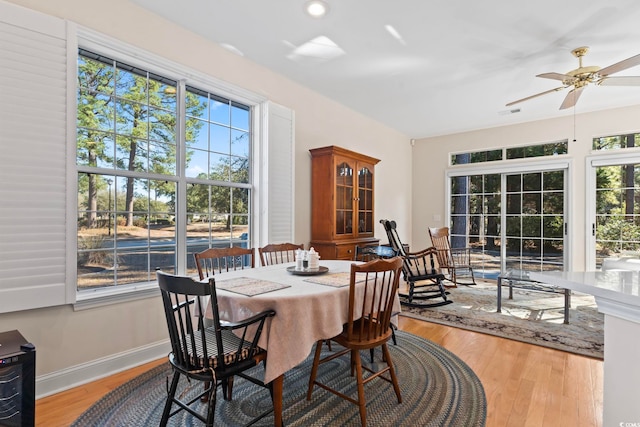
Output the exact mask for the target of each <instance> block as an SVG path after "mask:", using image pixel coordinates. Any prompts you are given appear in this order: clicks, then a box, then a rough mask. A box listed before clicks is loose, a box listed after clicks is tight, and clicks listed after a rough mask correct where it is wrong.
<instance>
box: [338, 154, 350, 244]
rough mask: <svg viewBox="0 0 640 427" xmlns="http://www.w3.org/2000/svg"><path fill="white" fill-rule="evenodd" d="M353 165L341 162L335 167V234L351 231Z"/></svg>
mask: <svg viewBox="0 0 640 427" xmlns="http://www.w3.org/2000/svg"><path fill="white" fill-rule="evenodd" d="M353 207H354V206H353V167H352V166H351V165H350V164H349V163H347V162H341V163H339V164H338V166H337V167H336V235H343V234H352V233H353Z"/></svg>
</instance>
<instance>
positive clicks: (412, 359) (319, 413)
mask: <svg viewBox="0 0 640 427" xmlns="http://www.w3.org/2000/svg"><path fill="white" fill-rule="evenodd" d="M396 337H397V341H398V345H393V344H392V343H391V341H390V342H389V350H390V352H391V358H392V359H393V363H394V367H395V368H396V373H397V375H398V382H399V384H400V389H401V392H402V403H400V404H398V401H397V399H396V396H395V393H394V391H393V387H392V386H391V384H390V383H388V382H386V381H384V380H381V379H379V378H378V379H374V380H372V381H371V382H369V383H368V384H366V385H365V398H366V401H367V425H369V426H390V425H399V424H403V425H412V426H434V427H435V426H465V427H472V426H484V425H485V420H486V415H487V405H486V399H485V394H484V389H483V387H482V384H481V383H480V380H479V379H478V377H477V376H476V375H475V373H474V372H473V371H472V370H471V368H469V366H467V365H466V364H465V363H464V362H463V361H462V360H460V359H459V358H458V357H457V356H456V355H454V354H453V353H451V352H449V351H448V350H446V349H444V348H442V347H441V346H439V345H437V344H434V343H432V342H430V341H428V340H425V339H423V338H420V337H417V336H415V335H412V334H409V333H406V332H403V331H396ZM337 349H339V346H338V345H337V344H335V343H332V350H333V351H336V350H337ZM328 352H329V350H328V348H327V346H324V347H323V353H324V354H327V353H328ZM361 357H362V361H363V363H364V364H370V356H369V352H368V351H363V352H362V353H361ZM381 357H382V352H381V351H380V349H376V351H375V359H374V365H376V364H380V366H382V365H384V363H383V362H382V361H381ZM311 363H312V358H311V357H309V358H307V360H305V361H304V362H303V363H301V364H300V365H299V366H297V367H296V368H294V369H292V370H291V371H289V372H287V373H286V374H285V378H284V395H283V418H284V423H285V425H287V426H300V427H302V426H304V427H307V426H358V425H360V415H359V412H358V407H357V406H356V405H354V404H352V403H350V402H347V401H346V400H344V399H341V398H339V397H338V396H335V395H334V394H332V393H329V392H327V391H325V390H323V389H321V388H320V387H317V386H316V387H314V390H313V395H312V397H311V400H310V401H307V400H306V394H307V387H308V381H309V374H310V371H311ZM374 368H376V366H374ZM254 369H258V372H262V367H261V366H258V367H256V368H254ZM171 374H172V373H171V368H170V366H169V365H168V363H167V365H162V366H158V367H156V368H153V369H151V370H150V371H148V372H146V373H144V374H142V375H140V376H138V377H136V378H134V379H132V380H131V381H129V382H127V383H125V384H123V385H121V386H120V387H118V388H116V389H114V390H113V391H111V392H110V393H109V394H107V395H106V396H105V397H103V398H102V399H100V400H99V401H98V402H96V403H95V404H94V405H93V406H91V407H90V408H89V409H88V410H87V411H85V412H84V413H83V414H82V415H81V416H80V417H79V418H78V419H77V420H76V421H75V422H74V423H73V424H72V426H74V427H84V426H89V425H90V426H156V425H158V424H159V422H160V416H161V414H162V409H163V406H164V402H165V398H166V381H167V376H169V377H170V376H171ZM318 378H319V380H320V381H321V382H323V383H326V384H329V385H330V386H332V387H334V388H337V389H339V390H341V391H342V392H343V393H346V394H347V395H350V396H352V397H354V398H356V399H357V388H356V381H355V378H353V377H351V376H350V375H349V357H348V356H345V357H340V358H337V359H334V360H332V361H331V362H327V363H325V364H323V365H321V366H320V368H319V371H318ZM201 389H202V384H201V383H197V382H192V383H188V382H187V381H181V383H180V386H179V390H178V394H180V393H182V396H183V397H184V396H187V395H189V394H193V395H195V394H196V393H197V392H198V391H200V390H201ZM198 405H202V409H204V405H203V404H200V403H198ZM174 408H175V405H174ZM272 408H273V406H272V403H271V397H270V395H269V392H268V391H267V390H266V389H264V388H262V387H257V386H255V385H254V384H252V383H249V382H248V381H245V380H244V379H242V378H236V380H235V382H234V386H233V401H231V402H228V401H225V400H223V399H222V396H221V390H220V389H219V391H218V401H217V405H216V418H215V425H216V426H234V427H236V426H240V425H246V424H248V423H249V422H250V421H251V420H252V419H253V418H255V417H256V416H258V415H260V414H261V413H263V412H265V411H269V410H271V409H272ZM169 425H170V426H200V425H202V423H201V422H200V421H199V420H197V419H194V418H193V417H191V416H190V415H188V414H187V413H186V412H185V411H182V412H180V413H179V414H177V415H175V416H173V417H172V418H171V419H170V420H169ZM256 425H259V426H270V425H273V416H272V415H268V416H267V417H265V418H263V419H262V420H260V421H259V422H258V423H257V424H256Z"/></svg>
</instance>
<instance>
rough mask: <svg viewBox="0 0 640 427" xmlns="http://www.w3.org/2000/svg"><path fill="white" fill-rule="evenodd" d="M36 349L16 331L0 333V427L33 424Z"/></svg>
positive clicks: (27, 426) (17, 426)
mask: <svg viewBox="0 0 640 427" xmlns="http://www.w3.org/2000/svg"><path fill="white" fill-rule="evenodd" d="M35 406H36V348H35V346H34V345H33V344H31V343H30V342H28V341H27V340H25V339H24V337H23V336H22V334H20V332H18V331H7V332H0V427H29V426H33V425H34V424H35V409H36V408H35Z"/></svg>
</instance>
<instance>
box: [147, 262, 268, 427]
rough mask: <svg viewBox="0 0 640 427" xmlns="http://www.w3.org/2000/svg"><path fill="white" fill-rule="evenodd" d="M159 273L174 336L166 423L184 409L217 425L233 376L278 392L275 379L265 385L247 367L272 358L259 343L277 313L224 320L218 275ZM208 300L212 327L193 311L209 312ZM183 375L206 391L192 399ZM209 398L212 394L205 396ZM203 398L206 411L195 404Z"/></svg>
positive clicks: (164, 415)
mask: <svg viewBox="0 0 640 427" xmlns="http://www.w3.org/2000/svg"><path fill="white" fill-rule="evenodd" d="M156 276H157V278H158V285H159V287H160V291H161V294H162V305H163V307H164V313H165V317H166V321H167V327H168V330H169V339H170V341H171V353H169V363H170V364H171V367H172V370H173V376H172V379H171V384H170V385H168V388H167V399H166V402H165V405H164V409H163V411H162V418H161V421H160V425H161V426H166V425H167V422H168V421H169V418H171V417H172V416H174V415H175V414H177V413H178V412H180V411H183V410H184V411H187V412H189V413H190V414H191V415H193V416H194V417H196V418H197V419H199V420H200V421H202V422H203V423H205V425H207V426H213V425H214V417H215V406H216V390H217V388H218V387H219V386H220V385H222V384H223V383H224V382H225V381H226V380H227V379H228V378H230V377H231V376H233V375H235V376H239V377H242V378H245V379H246V380H248V381H251V382H252V383H254V384H257V385H259V386H262V387H265V388H267V389H269V392H270V393H271V395H272V396H273V387H274V384H273V383H268V384H265V383H263V382H262V381H261V380H260V379H259V378H255V377H253V376H250V375H248V374H247V373H246V371H247V370H248V369H250V368H253V367H254V366H256V365H258V364H260V362H263V363H266V362H265V361H266V357H267V352H266V351H265V350H263V349H262V348H260V347H259V346H258V340H259V339H260V335H261V333H262V331H263V328H264V325H265V321H266V319H267V318H269V317H273V316H275V314H276V313H275V311H273V310H266V311H263V312H261V313H259V314H257V315H255V316H252V317H250V318H248V319H246V320H243V321H239V322H234V323H222V322H221V321H220V316H219V313H218V303H217V297H216V286H215V279H214V278H210V279H209V281H208V282H200V281H197V280H193V279H192V278H190V277H185V276H174V275H170V274H167V273H164V272H162V271H157V272H156ZM205 297H208V298H205ZM207 300H208V301H209V302H206V301H207ZM206 304H210V305H211V312H212V314H213V325H212V326H211V327H205V325H204V323H203V322H204V321H203V317H202V316H194V315H193V313H194V312H199V313H204V312H205V311H206V310H207V307H206ZM254 330H255V332H253V331H254ZM249 331H252V332H249ZM181 376H183V377H186V379H187V380H188V381H200V382H202V383H203V384H205V387H204V389H203V391H202V392H201V393H200V394H198V395H197V396H194V397H190V398H185V397H184V396H183V395H182V394H177V391H178V382H179V380H180V377H181ZM278 381H281V379H279V380H278ZM203 397H206V398H205V399H202V398H203ZM201 400H203V401H206V402H207V403H206V411H203V410H198V408H197V407H195V405H196V404H198V405H200V403H198V402H199V401H201ZM274 403H275V402H274ZM174 404H175V406H176V408H175V409H174ZM278 405H279V404H278ZM276 410H278V409H276ZM269 413H271V410H269V411H267V412H266V413H263V414H261V415H260V417H259V418H262V417H263V416H265V415H267V414H269Z"/></svg>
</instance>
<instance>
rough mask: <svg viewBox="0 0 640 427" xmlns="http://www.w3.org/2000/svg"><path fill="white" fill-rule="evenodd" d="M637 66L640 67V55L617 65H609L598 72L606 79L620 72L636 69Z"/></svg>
mask: <svg viewBox="0 0 640 427" xmlns="http://www.w3.org/2000/svg"><path fill="white" fill-rule="evenodd" d="M636 65H640V54H638V55H636V56H632V57H631V58H627V59H625V60H624V61H620V62H616V63H615V64H613V65H609V66H608V67H604V68H603V69H601V70H600V71H599V72H598V74H600V75H601V76H602V77H605V76H608V75H609V74H613V73H617V72H618V71H622V70H626V69H627V68H631V67H635V66H636Z"/></svg>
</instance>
